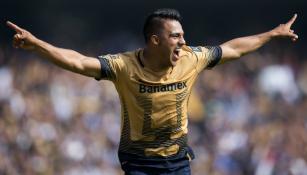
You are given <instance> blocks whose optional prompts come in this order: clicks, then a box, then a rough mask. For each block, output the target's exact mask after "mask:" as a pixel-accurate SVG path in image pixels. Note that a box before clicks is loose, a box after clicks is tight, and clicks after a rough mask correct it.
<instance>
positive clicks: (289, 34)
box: [272, 14, 298, 41]
mask: <svg viewBox="0 0 307 175" xmlns="http://www.w3.org/2000/svg"><path fill="white" fill-rule="evenodd" d="M296 17H297V14H294V16H293V17H292V18H291V19H290V20H289V21H288V22H287V23H286V24H280V25H279V26H278V27H276V28H275V29H273V30H272V32H273V33H274V34H275V36H277V37H283V38H291V40H292V41H296V40H297V39H298V35H297V34H295V33H294V30H292V29H291V26H292V24H293V23H294V21H295V19H296Z"/></svg>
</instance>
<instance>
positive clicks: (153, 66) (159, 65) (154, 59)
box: [141, 48, 172, 72]
mask: <svg viewBox="0 0 307 175" xmlns="http://www.w3.org/2000/svg"><path fill="white" fill-rule="evenodd" d="M157 53H158V52H157V51H154V50H152V49H148V48H144V51H143V56H141V61H142V63H143V65H144V67H146V68H148V69H150V70H152V71H154V72H164V71H168V70H169V69H171V68H172V67H171V66H164V65H163V62H161V60H162V59H163V58H162V56H161V55H158V54H157ZM164 59H165V58H164Z"/></svg>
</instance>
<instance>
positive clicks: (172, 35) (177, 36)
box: [170, 33, 181, 38]
mask: <svg viewBox="0 0 307 175" xmlns="http://www.w3.org/2000/svg"><path fill="white" fill-rule="evenodd" d="M180 36H181V35H180V34H179V33H172V34H170V37H172V38H180Z"/></svg>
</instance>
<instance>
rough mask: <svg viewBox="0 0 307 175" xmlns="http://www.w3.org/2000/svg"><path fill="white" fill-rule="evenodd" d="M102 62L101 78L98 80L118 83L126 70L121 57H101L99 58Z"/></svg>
mask: <svg viewBox="0 0 307 175" xmlns="http://www.w3.org/2000/svg"><path fill="white" fill-rule="evenodd" d="M98 60H99V62H100V67H101V69H100V77H99V78H96V80H101V79H105V80H111V81H116V80H117V77H118V76H119V74H120V73H121V72H122V70H123V68H124V63H123V60H122V58H121V57H120V55H119V54H118V55H101V56H98Z"/></svg>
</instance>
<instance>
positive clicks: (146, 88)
mask: <svg viewBox="0 0 307 175" xmlns="http://www.w3.org/2000/svg"><path fill="white" fill-rule="evenodd" d="M184 88H187V82H186V81H183V82H177V83H171V84H165V85H158V86H151V85H145V84H139V92H140V93H156V92H167V91H175V90H177V89H184Z"/></svg>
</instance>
